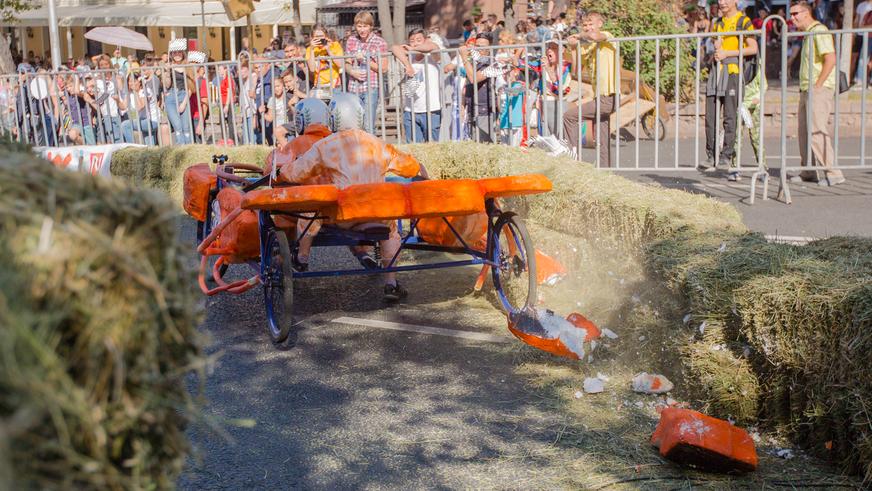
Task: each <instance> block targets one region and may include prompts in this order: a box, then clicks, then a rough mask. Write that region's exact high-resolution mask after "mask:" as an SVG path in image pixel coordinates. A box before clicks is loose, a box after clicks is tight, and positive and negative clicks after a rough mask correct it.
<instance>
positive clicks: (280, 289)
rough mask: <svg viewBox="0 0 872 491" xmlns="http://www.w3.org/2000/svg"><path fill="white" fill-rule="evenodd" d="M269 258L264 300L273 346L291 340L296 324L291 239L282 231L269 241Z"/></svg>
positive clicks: (270, 234) (266, 268) (272, 233)
mask: <svg viewBox="0 0 872 491" xmlns="http://www.w3.org/2000/svg"><path fill="white" fill-rule="evenodd" d="M266 251H267V254H266V257H264V258H263V263H264V265H263V266H264V267H263V274H262V275H261V282H262V283H263V300H264V304H265V306H266V320H267V324H268V326H269V335H270V338H272V341H273V343H276V344H278V343H281V342H284V340H286V339H287V338H288V334H289V333H290V330H291V324H292V323H293V321H294V276H293V275H294V270H293V267H292V266H291V265H292V262H291V248H290V247H289V246H288V238H287V236H285V233H284V232H282V231H280V230H273V231H271V232H270V233H269V236H268V237H267V246H266Z"/></svg>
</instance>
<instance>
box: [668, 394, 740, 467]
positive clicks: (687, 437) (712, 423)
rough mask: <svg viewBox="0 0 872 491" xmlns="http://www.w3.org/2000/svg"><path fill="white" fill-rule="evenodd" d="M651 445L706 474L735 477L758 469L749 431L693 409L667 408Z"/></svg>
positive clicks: (676, 460)
mask: <svg viewBox="0 0 872 491" xmlns="http://www.w3.org/2000/svg"><path fill="white" fill-rule="evenodd" d="M651 444H652V445H654V446H655V447H657V448H658V449H659V450H660V455H662V456H663V457H666V458H667V459H669V460H672V461H673V462H677V463H679V464H683V465H687V466H690V467H695V468H698V469H702V470H706V471H712V472H725V473H731V474H733V473H743V472H750V471H753V470H756V469H757V450H756V448H755V447H754V440H752V439H751V437H750V435H748V432H746V431H745V430H743V429H742V428H739V427H736V426H733V425H732V424H730V423H729V422H728V421H724V420H722V419H717V418H712V417H711V416H706V415H705V414H702V413H700V412H697V411H693V410H690V409H680V408H674V407H669V408H666V409H664V410H663V411H662V412H661V413H660V423H659V424H658V425H657V428H656V429H655V430H654V433H653V434H652V435H651Z"/></svg>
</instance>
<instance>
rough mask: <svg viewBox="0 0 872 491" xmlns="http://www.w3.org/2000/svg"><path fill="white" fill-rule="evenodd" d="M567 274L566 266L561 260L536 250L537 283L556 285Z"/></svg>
mask: <svg viewBox="0 0 872 491" xmlns="http://www.w3.org/2000/svg"><path fill="white" fill-rule="evenodd" d="M564 276H566V268H565V267H564V266H563V264H561V263H560V261H558V260H556V259H554V258H553V257H551V256H549V255H547V254H545V253H544V252H542V251H540V250H538V249H537V250H536V283H538V284H540V285H546V284H547V285H554V284H555V283H557V282H558V281H560V280H561V279H563V277H564Z"/></svg>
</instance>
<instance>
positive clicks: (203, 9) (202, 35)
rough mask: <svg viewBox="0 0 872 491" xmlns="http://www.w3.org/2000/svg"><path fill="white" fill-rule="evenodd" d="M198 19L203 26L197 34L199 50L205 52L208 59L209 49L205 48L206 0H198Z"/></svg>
mask: <svg viewBox="0 0 872 491" xmlns="http://www.w3.org/2000/svg"><path fill="white" fill-rule="evenodd" d="M200 20H201V21H202V23H203V28H202V29H201V30H200V35H199V36H198V38H199V40H200V51H202V52H203V53H206V59H207V60H208V59H209V50H207V49H206V0H200Z"/></svg>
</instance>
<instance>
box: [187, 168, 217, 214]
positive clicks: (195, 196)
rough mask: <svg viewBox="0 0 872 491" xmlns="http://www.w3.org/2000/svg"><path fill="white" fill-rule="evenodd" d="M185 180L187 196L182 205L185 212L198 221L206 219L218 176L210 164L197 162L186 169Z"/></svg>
mask: <svg viewBox="0 0 872 491" xmlns="http://www.w3.org/2000/svg"><path fill="white" fill-rule="evenodd" d="M183 180H184V185H183V186H184V192H185V197H184V201H183V203H182V206H183V207H184V209H185V213H187V214H188V215H190V216H191V217H193V218H194V220H197V221H198V222H202V221H204V220H206V209H207V208H208V207H209V191H211V190H212V189H214V188H215V186H216V185H217V183H218V177H217V176H216V175H215V173H214V172H212V169H211V168H210V167H209V164H196V165H193V166H191V167H188V168H187V169H185V174H184V176H183Z"/></svg>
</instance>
